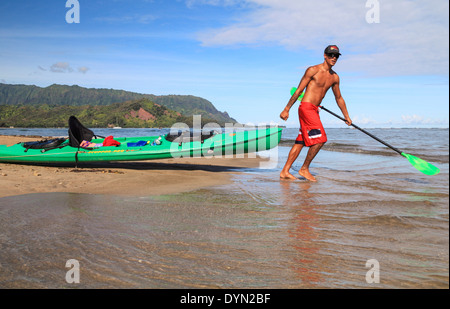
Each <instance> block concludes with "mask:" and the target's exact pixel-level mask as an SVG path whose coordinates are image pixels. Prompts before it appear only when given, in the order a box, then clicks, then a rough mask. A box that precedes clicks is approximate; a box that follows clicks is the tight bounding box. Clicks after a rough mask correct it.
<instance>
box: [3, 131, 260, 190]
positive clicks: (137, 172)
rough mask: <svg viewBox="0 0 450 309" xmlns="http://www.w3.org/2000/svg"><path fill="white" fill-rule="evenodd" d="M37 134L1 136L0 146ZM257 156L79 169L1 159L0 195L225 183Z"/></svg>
mask: <svg viewBox="0 0 450 309" xmlns="http://www.w3.org/2000/svg"><path fill="white" fill-rule="evenodd" d="M37 139H39V138H37V137H24V136H5V135H0V145H1V144H5V145H11V144H16V143H18V142H26V141H34V140H37ZM260 160H261V159H259V158H241V159H239V158H211V159H206V160H205V159H201V158H180V159H165V160H151V161H138V162H114V163H98V164H84V165H80V167H79V168H75V167H74V166H71V165H65V166H61V165H60V166H55V165H49V166H40V165H23V164H7V163H0V177H1V183H2V185H1V186H0V197H5V196H14V195H20V194H28V193H49V192H70V193H88V194H115V195H154V194H170V193H179V192H185V191H190V190H195V189H200V188H204V187H210V186H215V185H221V184H227V183H230V181H231V180H230V179H231V177H230V175H231V173H232V170H233V169H236V168H242V167H256V166H258V164H259V162H260ZM235 172H236V171H235Z"/></svg>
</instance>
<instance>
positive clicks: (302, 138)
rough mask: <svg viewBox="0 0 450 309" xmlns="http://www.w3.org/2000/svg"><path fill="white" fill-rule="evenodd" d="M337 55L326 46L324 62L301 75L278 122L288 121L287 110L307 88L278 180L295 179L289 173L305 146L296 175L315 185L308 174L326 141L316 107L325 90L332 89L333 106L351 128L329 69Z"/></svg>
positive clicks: (350, 121) (336, 84) (332, 73)
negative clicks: (296, 133)
mask: <svg viewBox="0 0 450 309" xmlns="http://www.w3.org/2000/svg"><path fill="white" fill-rule="evenodd" d="M340 55H341V54H340V53H339V48H338V47H337V46H336V45H329V46H327V48H325V52H324V57H325V61H324V62H323V63H322V64H318V65H315V66H312V67H309V68H308V69H307V70H306V72H305V75H303V77H302V79H301V81H300V84H299V85H298V87H297V90H296V91H295V93H294V94H293V95H292V97H291V99H290V100H289V102H288V104H287V105H286V107H285V108H284V110H283V111H282V112H281V114H280V118H281V119H283V120H287V119H288V118H289V110H290V109H291V107H292V105H294V103H295V102H296V101H297V99H298V97H299V96H300V95H301V94H302V93H303V90H305V88H306V93H305V95H304V96H303V99H302V102H301V104H300V107H299V110H298V114H299V119H300V132H299V135H298V137H297V139H296V140H295V144H294V146H292V149H291V151H290V152H289V156H288V159H287V161H286V164H285V166H284V168H283V169H282V171H281V173H280V178H281V179H297V177H295V176H294V175H292V174H291V173H290V172H289V170H290V168H291V166H292V164H293V163H294V161H295V160H296V159H297V157H298V155H299V154H300V151H301V150H302V148H303V146H307V147H310V148H309V150H308V154H307V155H306V158H305V162H304V163H303V166H302V167H301V168H300V171H299V174H300V176H302V177H304V178H306V179H307V180H309V181H317V180H316V178H315V177H314V176H313V175H312V174H311V173H310V172H309V165H310V164H311V161H312V160H313V159H314V157H315V156H316V155H317V153H318V152H319V150H320V149H321V148H322V146H323V145H324V144H325V143H326V141H327V136H326V134H325V130H324V129H323V126H322V123H321V121H320V118H319V105H320V103H322V100H323V98H324V97H325V94H326V93H327V91H328V89H330V88H331V89H332V90H333V93H334V96H335V98H336V103H337V105H338V106H339V108H340V109H341V112H342V114H343V115H344V117H345V122H346V123H347V125H351V124H352V120H351V119H350V117H349V115H348V112H347V107H346V105H345V101H344V99H343V98H342V96H341V91H340V89H339V76H338V75H337V74H336V72H334V71H333V70H332V69H331V68H332V67H333V66H334V65H335V64H336V61H337V60H338V58H339V56H340Z"/></svg>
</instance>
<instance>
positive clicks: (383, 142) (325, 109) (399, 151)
mask: <svg viewBox="0 0 450 309" xmlns="http://www.w3.org/2000/svg"><path fill="white" fill-rule="evenodd" d="M320 108H321V109H323V110H324V111H326V112H329V113H330V114H331V115H333V116H335V117H337V118H339V119H341V120H342V121H344V122H345V119H344V118H342V117H341V116H339V115H337V114H335V113H333V112H332V111H330V110H329V109H327V108H325V107H323V106H320ZM352 126H353V127H355V128H356V129H358V130H359V131H361V132H363V133H365V134H367V135H369V136H370V137H371V138H373V139H375V140H377V141H379V142H380V143H382V144H383V145H386V146H387V147H389V148H391V149H392V150H394V151H396V152H398V153H399V154H402V153H403V152H402V151H401V150H398V149H397V148H395V147H393V146H391V145H389V144H388V143H386V142H385V141H383V140H381V139H379V138H378V137H376V136H374V135H372V134H370V133H369V132H367V131H366V130H364V129H361V128H360V127H358V126H357V125H356V124H353V123H352Z"/></svg>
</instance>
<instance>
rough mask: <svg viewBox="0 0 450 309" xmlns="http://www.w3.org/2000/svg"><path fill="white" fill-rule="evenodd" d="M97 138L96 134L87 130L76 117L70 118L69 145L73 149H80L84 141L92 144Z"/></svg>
mask: <svg viewBox="0 0 450 309" xmlns="http://www.w3.org/2000/svg"><path fill="white" fill-rule="evenodd" d="M94 136H95V134H94V132H92V131H91V130H89V129H88V128H86V127H85V126H83V125H82V124H81V122H80V121H79V120H78V119H77V118H76V117H75V116H70V118H69V145H70V146H72V147H80V144H81V142H82V141H88V142H90V141H91V140H92V138H93V137H94Z"/></svg>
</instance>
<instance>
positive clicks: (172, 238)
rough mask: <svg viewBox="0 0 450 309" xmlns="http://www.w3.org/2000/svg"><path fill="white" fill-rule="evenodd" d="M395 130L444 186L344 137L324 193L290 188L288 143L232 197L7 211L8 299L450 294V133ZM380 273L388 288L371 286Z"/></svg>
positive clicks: (4, 272)
mask: <svg viewBox="0 0 450 309" xmlns="http://www.w3.org/2000/svg"><path fill="white" fill-rule="evenodd" d="M383 130H386V129H383ZM383 130H379V131H378V132H376V134H375V132H374V134H375V135H377V136H379V137H380V138H382V137H381V135H383V134H386V136H385V137H390V136H392V134H394V136H397V138H396V139H395V140H394V141H393V142H391V143H392V144H396V145H397V146H398V144H399V142H398V141H399V140H404V141H407V142H404V144H402V143H400V146H402V147H403V148H404V149H408V151H409V152H410V153H411V154H414V155H418V156H420V157H422V158H424V157H423V156H429V157H431V158H440V159H439V160H435V161H431V162H432V163H433V164H436V165H437V166H438V167H439V168H440V169H441V173H440V174H439V175H436V176H426V175H423V174H421V173H420V172H418V171H416V170H415V169H414V168H413V167H412V166H411V165H410V164H409V162H408V161H407V160H406V159H405V158H403V157H401V156H399V155H395V153H394V156H392V155H390V154H387V153H389V152H392V151H390V150H386V149H385V148H383V147H379V146H378V145H376V144H370V143H368V142H367V143H366V142H365V140H364V137H361V136H360V134H361V133H360V134H356V132H355V130H346V131H335V132H333V130H331V132H329V133H328V136H329V140H330V142H331V143H336V144H342V145H343V146H339V145H338V146H337V148H338V149H337V150H336V148H335V149H333V148H329V149H328V150H326V149H324V150H322V151H321V152H320V153H319V155H318V156H317V158H316V159H315V160H314V162H313V164H312V166H311V171H312V173H313V174H314V175H315V176H316V177H317V179H318V180H319V181H318V182H317V183H309V182H306V181H304V180H299V181H295V182H291V181H280V180H279V179H278V174H279V171H280V169H281V167H282V166H283V164H284V162H285V159H286V157H287V153H288V151H289V147H288V146H289V144H290V143H292V136H294V138H295V130H288V131H287V132H284V133H283V143H282V145H285V146H281V147H279V148H278V163H277V165H276V166H274V167H272V168H265V169H240V170H238V171H240V172H244V173H240V174H236V175H235V176H234V182H233V183H232V184H230V185H225V186H220V187H214V188H208V189H202V190H198V191H194V192H188V193H180V194H175V195H161V196H136V197H117V196H102V195H88V194H70V193H46V194H29V195H22V196H15V197H5V198H1V199H0V252H1V253H0V254H1V256H0V287H4V288H5V287H6V288H12V287H16V288H110V287H113V288H448V286H449V284H448V283H449V279H448V271H449V267H448V266H449V215H448V213H449V212H448V208H449V196H448V193H449V189H448V188H449V187H448V181H449V177H448V130H437V131H433V134H432V136H434V138H435V140H434V141H433V140H426V141H424V142H423V143H422V144H421V145H419V144H418V143H417V140H412V137H411V136H415V137H417V136H418V135H420V134H422V133H420V132H418V131H415V130H406V131H401V130H396V131H395V132H394V133H393V132H391V133H387V132H385V133H383V132H384V131H383ZM436 132H437V133H436ZM428 133H430V131H429V132H428ZM424 134H426V133H424ZM445 137H446V140H444V139H445ZM417 138H420V136H419V137H417ZM361 144H363V145H364V146H355V147H354V148H356V150H355V151H351V152H350V151H343V150H344V149H349V148H351V147H349V145H361ZM422 146H424V147H425V148H422ZM335 147H336V146H335ZM399 148H400V147H399ZM445 155H447V159H446V158H445ZM304 156H305V153H302V154H301V155H300V158H299V160H298V161H297V162H296V163H295V164H294V166H293V173H295V172H296V171H298V169H299V167H300V166H301V163H302V159H303V158H304ZM424 159H425V158H424ZM69 259H76V260H78V261H79V263H80V283H77V284H69V283H67V282H66V280H65V276H66V273H67V271H69V268H66V267H65V264H66V261H67V260H69ZM371 259H376V260H377V261H378V262H379V265H380V273H379V275H380V283H368V282H367V281H366V273H367V272H368V271H369V270H370V267H366V262H367V261H368V260H371Z"/></svg>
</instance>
